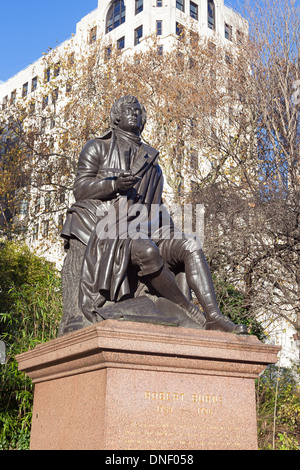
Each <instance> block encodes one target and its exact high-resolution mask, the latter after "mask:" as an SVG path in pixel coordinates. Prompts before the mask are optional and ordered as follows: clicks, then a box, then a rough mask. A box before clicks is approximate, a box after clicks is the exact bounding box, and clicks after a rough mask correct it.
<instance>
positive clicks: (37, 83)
mask: <svg viewBox="0 0 300 470" xmlns="http://www.w3.org/2000/svg"><path fill="white" fill-rule="evenodd" d="M184 26H188V27H191V28H192V29H193V30H194V31H195V32H197V33H198V35H199V37H200V38H211V39H212V41H214V42H217V41H219V42H221V43H224V44H225V45H227V46H228V47H230V46H234V45H236V44H238V43H239V41H240V40H241V37H242V36H243V35H245V34H247V22H246V21H245V19H244V18H242V17H241V16H240V15H239V14H238V13H236V12H235V11H234V10H232V9H231V8H228V7H226V6H225V5H224V0H194V1H192V0H153V1H150V0H127V1H124V0H114V1H112V0H106V1H103V0H101V1H100V0H99V2H98V8H96V9H95V10H93V11H92V12H90V13H89V14H88V15H86V16H85V17H84V18H82V19H81V20H80V21H79V22H78V23H77V25H76V32H75V34H73V35H72V37H70V38H69V39H67V40H66V41H65V42H63V43H62V44H60V45H59V46H57V48H56V49H55V50H52V51H51V54H52V56H53V57H54V62H55V57H56V56H57V58H58V57H59V56H60V55H63V54H68V56H70V57H71V56H72V55H76V53H78V54H79V53H80V51H82V49H84V48H88V47H89V46H90V45H91V44H93V43H94V42H96V41H97V39H101V40H102V41H103V42H104V44H105V47H107V49H108V50H109V48H110V47H111V46H112V45H115V46H116V47H117V48H118V49H119V50H122V52H123V53H125V54H131V53H134V52H136V51H141V50H145V48H146V47H147V41H146V39H147V38H149V37H150V36H151V35H155V36H156V37H157V40H158V42H157V44H158V48H159V50H160V52H163V50H168V49H169V48H171V47H172V45H174V42H176V38H177V36H178V34H179V33H180V30H181V27H184ZM46 59H47V55H44V56H42V57H41V58H39V59H38V60H37V61H35V62H34V63H32V64H30V65H29V66H28V67H26V68H25V69H24V70H21V71H20V72H19V73H17V74H16V75H14V76H13V77H11V78H10V79H9V80H7V81H6V82H5V83H2V84H0V104H1V105H2V109H6V108H7V109H9V107H10V106H11V105H13V104H14V103H16V102H17V101H19V102H20V101H21V102H22V101H25V100H27V102H28V101H30V102H31V103H32V104H33V106H34V102H35V101H38V100H39V101H40V103H41V102H42V104H41V108H42V109H43V108H46V107H49V106H51V105H53V103H55V107H56V109H59V102H63V101H65V100H66V99H67V94H66V93H65V90H58V88H57V89H55V88H54V92H53V89H52V93H49V94H47V95H45V94H44V93H45V83H46V84H47V83H51V82H52V83H54V82H55V81H56V80H57V78H58V76H59V74H60V64H59V61H58V62H57V64H54V67H51V68H50V67H49V66H48V64H47V60H46ZM57 60H59V59H57ZM42 85H43V86H42ZM48 121H49V120H48ZM52 123H53V122H52V121H51V123H50V124H49V123H48V125H50V126H51V125H52ZM45 125H46V119H45V118H43V117H42V118H41V127H42V128H43V127H44V126H45ZM10 138H11V136H10ZM0 152H1V149H0ZM35 193H36V190H35ZM69 197H71V195H69V194H60V197H59V201H57V203H58V205H60V204H61V207H62V208H63V207H64V203H65V202H70V201H69V199H68V198H69ZM44 199H45V200H44ZM32 200H34V214H35V217H34V222H32V223H31V225H32V226H30V230H29V231H28V241H29V242H30V244H31V245H32V246H33V247H37V246H38V243H39V239H41V238H43V240H45V238H47V235H48V232H49V221H48V220H47V219H45V218H41V217H39V214H44V213H45V211H46V210H47V207H48V206H49V205H50V204H51V202H50V204H49V194H48V196H46V197H45V196H44V195H43V194H41V197H38V196H37V195H35V197H34V198H32ZM27 205H28V204H27V202H26V201H24V202H23V203H22V204H21V205H20V211H19V214H18V216H19V218H21V219H22V217H23V218H26V212H27V211H28V207H27ZM62 216H63V214H62V213H60V212H59V211H58V212H57V214H56V219H57V220H56V225H57V227H60V226H61V222H62ZM43 246H44V247H45V243H43ZM46 246H47V244H46ZM50 247H51V250H50ZM59 247H60V245H53V243H49V246H47V249H46V254H47V255H48V256H52V255H50V252H51V251H52V252H53V256H54V259H57V258H61V257H62V255H61V254H59V252H60V248H59ZM53 250H54V251H53Z"/></svg>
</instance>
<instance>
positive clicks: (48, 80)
mask: <svg viewBox="0 0 300 470" xmlns="http://www.w3.org/2000/svg"><path fill="white" fill-rule="evenodd" d="M44 78H45V82H50V67H48V68H47V69H46V70H45V72H44Z"/></svg>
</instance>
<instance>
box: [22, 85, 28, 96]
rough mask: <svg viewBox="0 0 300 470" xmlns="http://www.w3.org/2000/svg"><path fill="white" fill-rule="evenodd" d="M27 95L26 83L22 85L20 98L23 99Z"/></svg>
mask: <svg viewBox="0 0 300 470" xmlns="http://www.w3.org/2000/svg"><path fill="white" fill-rule="evenodd" d="M27 95H28V82H26V83H24V85H23V88H22V97H23V98H25V96H27Z"/></svg>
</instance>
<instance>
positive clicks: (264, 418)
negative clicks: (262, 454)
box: [256, 366, 300, 450]
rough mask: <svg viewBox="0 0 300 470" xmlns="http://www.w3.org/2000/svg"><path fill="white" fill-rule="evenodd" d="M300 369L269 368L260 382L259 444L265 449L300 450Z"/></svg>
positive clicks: (260, 378)
mask: <svg viewBox="0 0 300 470" xmlns="http://www.w3.org/2000/svg"><path fill="white" fill-rule="evenodd" d="M299 383H300V368H299V366H298V367H295V368H291V369H284V368H279V367H276V366H269V367H267V369H266V370H265V372H264V373H263V374H262V376H261V377H259V379H257V382H256V401H257V419H258V441H259V448H260V449H262V450H268V449H274V450H275V449H276V450H299V449H300V389H299Z"/></svg>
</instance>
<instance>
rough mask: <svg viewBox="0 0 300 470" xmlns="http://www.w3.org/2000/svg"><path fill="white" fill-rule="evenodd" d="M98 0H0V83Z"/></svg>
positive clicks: (61, 37)
mask: <svg viewBox="0 0 300 470" xmlns="http://www.w3.org/2000/svg"><path fill="white" fill-rule="evenodd" d="M97 6H98V0H48V1H45V0H27V1H26V2H24V0H0V16H1V26H0V82H1V81H6V80H7V79H8V78H10V77H12V76H13V75H15V74H16V73H17V72H19V71H20V70H22V69H24V68H25V67H27V66H28V65H29V64H31V63H32V62H35V61H36V60H37V59H38V58H39V57H41V56H42V54H43V52H47V50H48V48H49V47H52V48H53V47H56V46H57V45H58V44H60V43H62V42H63V41H65V40H66V39H68V38H69V37H71V35H72V33H75V31H76V23H78V21H80V20H81V18H82V17H84V16H85V15H87V14H88V13H90V12H91V11H92V10H94V9H95V8H97Z"/></svg>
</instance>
